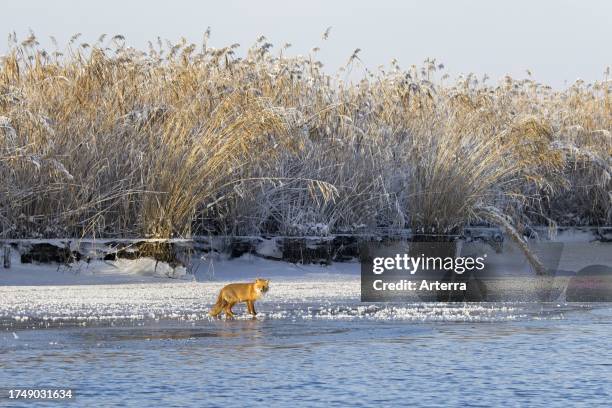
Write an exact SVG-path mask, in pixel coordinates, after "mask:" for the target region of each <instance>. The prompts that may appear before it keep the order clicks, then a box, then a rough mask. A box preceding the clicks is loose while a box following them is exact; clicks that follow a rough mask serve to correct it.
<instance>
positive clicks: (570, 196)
mask: <svg viewBox="0 0 612 408" xmlns="http://www.w3.org/2000/svg"><path fill="white" fill-rule="evenodd" d="M207 37H208V34H207V35H206V36H205V38H204V40H203V42H202V43H201V44H190V43H188V42H187V41H186V40H181V41H179V42H177V43H169V42H163V41H157V42H156V43H154V44H153V43H152V44H150V47H149V49H148V50H146V51H144V50H136V49H133V48H130V47H128V46H126V45H125V39H124V38H123V37H122V36H115V37H112V38H108V37H106V36H102V37H100V39H99V40H98V41H97V42H96V43H94V44H88V43H82V42H80V41H79V36H78V35H76V36H74V37H73V38H72V39H71V41H70V43H69V44H68V45H67V46H66V47H64V48H62V51H61V52H60V51H58V50H59V48H57V49H56V50H53V51H50V50H45V49H42V48H41V47H40V46H39V45H38V41H37V38H36V37H35V36H34V35H31V36H30V37H29V38H27V39H25V40H24V41H19V40H18V39H17V38H16V37H15V36H14V35H11V36H10V37H9V40H10V50H9V52H8V53H7V54H6V55H5V56H4V57H3V58H2V59H1V61H0V238H6V237H10V238H16V237H30V238H31V237H133V236H138V237H155V238H167V237H188V236H191V235H194V234H230V235H231V234H240V235H245V234H279V235H326V234H331V233H337V232H364V231H369V232H371V231H374V230H376V229H380V228H412V229H413V231H416V232H419V233H422V234H433V235H436V234H442V235H444V234H452V233H457V232H460V231H461V229H462V228H463V227H464V226H465V225H468V224H477V223H488V224H493V225H499V226H501V227H503V228H505V229H506V230H508V231H510V232H511V234H514V236H516V237H517V239H520V238H521V236H522V235H523V234H525V231H528V230H529V227H530V226H532V225H551V226H554V225H564V226H574V225H591V226H602V225H610V224H612V205H611V200H612V193H611V189H610V187H611V174H612V159H611V156H612V136H611V133H610V132H611V131H612V99H611V87H612V82H611V79H610V71H609V69H608V70H607V71H606V72H605V73H604V74H603V77H602V80H601V81H598V82H595V83H590V84H587V83H584V82H582V81H577V82H575V83H574V84H572V85H571V86H569V87H567V88H566V89H561V90H557V89H553V88H551V87H548V86H546V85H543V84H540V83H537V82H536V81H534V80H531V79H529V78H528V79H520V80H517V79H513V78H510V77H506V78H503V79H502V80H501V81H499V82H498V83H491V81H490V80H488V79H487V78H486V77H485V78H477V77H476V76H475V75H472V74H470V75H464V76H461V77H459V78H458V79H456V80H455V81H452V80H450V79H449V78H448V75H445V73H444V67H443V66H442V64H438V63H437V62H436V61H435V60H427V61H425V62H424V63H423V65H422V66H419V67H417V66H411V67H408V68H406V69H403V68H401V67H400V66H399V65H398V64H397V63H396V62H392V63H391V64H390V65H389V66H387V67H384V68H380V69H379V70H378V71H376V72H369V71H367V70H364V72H365V73H364V75H363V78H362V79H361V80H360V81H347V80H346V78H347V75H346V71H348V70H351V69H353V70H356V69H363V67H362V66H361V65H360V61H359V57H358V51H356V52H355V53H353V55H352V56H351V57H350V59H349V60H348V62H347V65H346V67H345V68H344V69H343V70H340V72H338V73H337V74H336V75H329V74H327V73H326V72H325V71H324V70H323V64H322V62H321V61H319V60H318V59H317V57H316V55H317V54H316V52H317V50H316V49H313V50H312V52H311V53H310V54H309V55H307V56H290V54H289V51H288V50H287V48H288V45H286V46H284V47H282V48H281V49H280V50H276V49H275V48H274V47H273V46H272V44H270V43H268V42H267V41H266V39H265V38H263V37H262V38H260V39H258V40H257V41H256V42H255V44H254V45H253V46H252V47H250V48H249V49H248V50H247V51H246V52H244V54H243V55H242V56H238V45H237V44H234V45H231V46H228V47H224V48H220V49H215V48H212V47H210V46H208V38H207ZM349 54H350V53H349Z"/></svg>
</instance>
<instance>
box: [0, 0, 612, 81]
mask: <svg viewBox="0 0 612 408" xmlns="http://www.w3.org/2000/svg"><path fill="white" fill-rule="evenodd" d="M208 26H210V27H211V29H212V36H211V40H210V44H211V45H212V46H216V47H222V46H225V45H229V44H232V43H235V42H238V43H240V44H241V45H242V49H244V48H246V47H247V46H248V45H251V44H252V43H253V42H254V41H255V39H256V38H257V37H258V36H259V35H265V36H266V37H267V38H268V40H269V41H270V42H272V43H273V44H274V45H275V49H276V50H278V49H279V48H280V47H281V46H282V45H283V44H284V43H286V42H289V43H291V44H293V47H292V48H291V52H293V53H295V54H307V53H308V52H309V50H310V49H311V48H312V47H315V46H322V49H321V52H320V53H319V57H320V58H321V60H322V61H323V62H324V63H325V65H326V67H327V69H328V71H330V72H331V71H333V70H335V69H337V68H338V67H339V66H341V65H343V64H344V63H345V62H346V61H347V59H348V58H349V57H350V55H351V54H352V52H353V50H354V49H356V48H361V49H362V51H361V53H360V57H361V59H362V61H363V62H364V64H365V65H366V66H368V67H369V68H373V69H376V67H377V66H378V65H381V64H388V63H389V62H390V61H391V59H392V58H396V59H397V60H398V61H399V63H400V65H401V66H402V67H404V68H406V67H408V66H409V65H411V64H417V65H419V64H420V63H421V62H422V61H423V60H424V59H425V58H427V57H433V58H436V59H437V60H438V61H439V62H443V63H444V64H445V65H446V67H447V72H449V73H450V74H451V75H452V76H455V75H456V74H458V73H466V72H475V73H477V74H483V73H485V72H486V73H487V74H489V75H490V76H491V78H493V79H499V78H501V77H502V76H503V75H504V74H506V73H509V74H512V75H513V76H515V77H525V76H526V73H525V72H526V69H530V70H531V71H532V72H533V75H534V78H535V79H537V80H538V81H541V82H545V83H548V84H550V85H552V86H555V87H563V86H564V85H565V84H566V83H571V82H573V81H575V80H576V79H577V78H582V79H584V80H585V81H593V80H598V79H602V77H603V71H604V70H605V68H606V67H607V66H609V65H612V1H611V0H539V1H537V0H505V1H494V0H472V1H468V0H465V1H460V0H455V1H453V0H418V1H391V0H369V1H362V0H353V1H349V0H336V1H333V0H327V1H324V0H304V1H300V2H297V1H289V0H261V1H249V0H243V1H239V0H219V1H210V2H205V1H188V0H184V1H178V0H174V1H170V0H149V1H129V0H98V1H77V0H74V1H70V0H54V1H48V0H18V1H6V2H3V4H2V7H1V8H0V32H3V33H2V34H4V35H6V34H8V33H9V32H12V31H16V32H17V34H18V36H19V37H20V38H22V39H23V38H25V37H26V36H27V34H28V30H29V29H32V30H34V32H35V33H36V35H37V36H38V37H39V39H40V41H41V44H42V45H45V46H46V45H49V44H50V42H49V41H48V36H50V35H53V36H55V37H56V38H57V39H58V40H59V41H60V43H65V42H66V41H67V39H68V38H69V37H70V36H71V35H73V34H75V33H78V32H80V33H83V37H82V38H83V41H87V42H94V41H95V39H97V38H98V36H99V35H100V34H102V33H107V34H109V35H114V34H122V35H124V36H125V37H126V38H127V43H128V44H129V45H132V46H135V47H140V48H144V47H145V46H146V44H147V41H148V40H155V39H156V38H157V36H160V37H162V38H164V39H166V38H167V39H170V40H173V41H174V40H177V39H179V38H180V37H181V36H184V37H186V38H187V39H188V40H189V41H193V42H196V41H198V42H199V41H200V40H201V38H202V35H203V33H204V31H205V30H206V28H207V27H208ZM328 26H332V27H333V28H332V31H331V35H330V37H329V40H328V41H326V42H324V43H323V42H322V41H321V34H322V33H323V32H324V31H325V29H326V28H327V27H328ZM6 49H7V43H6V41H3V42H0V54H2V53H4V52H6Z"/></svg>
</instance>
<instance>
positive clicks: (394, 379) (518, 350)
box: [0, 304, 612, 407]
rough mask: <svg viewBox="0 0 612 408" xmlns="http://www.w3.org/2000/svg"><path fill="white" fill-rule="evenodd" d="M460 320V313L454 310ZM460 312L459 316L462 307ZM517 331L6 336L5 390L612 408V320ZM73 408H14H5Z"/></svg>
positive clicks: (219, 330) (116, 397) (188, 400)
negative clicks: (23, 389) (458, 314)
mask: <svg viewBox="0 0 612 408" xmlns="http://www.w3.org/2000/svg"><path fill="white" fill-rule="evenodd" d="M449 307H450V306H449ZM452 307H460V306H452ZM521 307H524V308H525V310H527V312H526V313H525V314H523V315H522V317H520V318H517V319H516V320H505V319H499V320H497V321H495V320H494V321H488V322H484V321H483V322H470V323H466V322H431V323H427V322H415V321H401V320H399V321H398V320H384V319H363V318H357V319H339V320H336V319H317V318H314V319H299V318H298V319H296V318H286V319H260V320H234V321H223V320H217V321H209V320H199V321H193V322H189V321H175V320H162V321H154V320H152V321H144V322H143V321H136V322H127V323H123V324H121V325H115V326H112V327H110V326H107V327H100V326H98V327H89V326H88V327H79V326H76V327H62V328H47V329H31V328H29V329H25V328H24V329H16V328H8V329H6V328H3V329H2V330H3V331H0V388H4V390H3V392H4V393H6V388H11V387H21V388H24V387H44V388H48V387H70V388H73V389H74V394H75V396H76V399H75V400H74V401H73V402H70V403H68V404H66V405H67V406H75V407H76V406H84V407H106V406H126V407H139V406H150V407H185V406H188V407H189V406H193V407H202V406H230V405H231V406H246V407H250V406H266V407H269V406H272V407H275V406H292V407H300V406H325V407H333V406H338V407H346V406H374V405H377V406H399V405H406V406H472V407H490V406H533V407H555V406H558V407H567V406H585V407H594V406H610V404H611V402H610V401H612V349H611V347H610V346H611V344H612V343H611V339H612V306H611V305H609V304H596V305H580V306H575V307H565V308H563V310H561V311H559V310H557V311H555V309H554V308H550V309H547V308H546V307H543V306H541V305H529V306H524V305H523V306H521ZM47 405H48V406H62V405H63V404H58V403H54V402H48V403H41V402H36V403H32V402H22V403H21V405H20V404H17V403H16V402H15V401H10V400H8V399H6V397H3V399H0V406H11V407H13V406H47Z"/></svg>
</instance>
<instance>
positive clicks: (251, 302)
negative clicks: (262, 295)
mask: <svg viewBox="0 0 612 408" xmlns="http://www.w3.org/2000/svg"><path fill="white" fill-rule="evenodd" d="M247 307H248V309H249V313H250V314H252V315H253V316H256V315H257V312H256V311H255V301H254V300H249V301H247Z"/></svg>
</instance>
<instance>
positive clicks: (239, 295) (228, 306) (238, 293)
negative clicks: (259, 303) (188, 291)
mask: <svg viewBox="0 0 612 408" xmlns="http://www.w3.org/2000/svg"><path fill="white" fill-rule="evenodd" d="M269 284H270V280H269V279H256V280H255V282H253V283H230V284H229V285H226V286H224V287H223V289H221V292H220V293H219V297H218V298H217V303H215V304H214V306H213V308H212V309H211V311H210V312H209V313H208V314H209V316H212V317H215V316H218V315H219V314H220V313H221V312H225V316H227V317H234V313H232V307H234V305H235V304H236V303H241V302H246V305H247V310H248V312H249V313H250V314H252V315H253V316H255V315H257V312H255V301H256V300H257V299H259V298H260V297H261V296H262V295H263V294H265V293H266V292H267V291H268V290H269V288H270V286H269Z"/></svg>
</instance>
